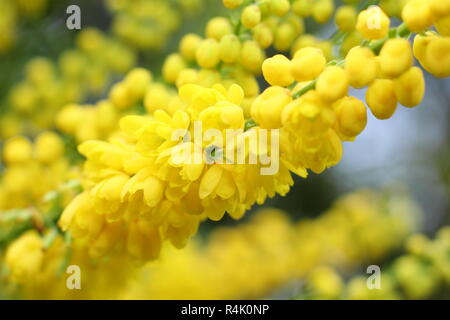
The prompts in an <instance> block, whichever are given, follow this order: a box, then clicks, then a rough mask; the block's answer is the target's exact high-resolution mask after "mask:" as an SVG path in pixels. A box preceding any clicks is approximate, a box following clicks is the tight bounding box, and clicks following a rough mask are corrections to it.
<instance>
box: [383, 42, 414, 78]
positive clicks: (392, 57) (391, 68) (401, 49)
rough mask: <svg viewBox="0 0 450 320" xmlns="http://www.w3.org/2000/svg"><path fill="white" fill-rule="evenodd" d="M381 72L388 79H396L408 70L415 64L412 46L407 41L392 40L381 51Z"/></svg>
mask: <svg viewBox="0 0 450 320" xmlns="http://www.w3.org/2000/svg"><path fill="white" fill-rule="evenodd" d="M379 57H380V60H379V62H380V71H381V73H382V74H383V75H384V76H386V77H391V78H395V77H398V76H399V75H401V74H402V73H403V72H405V71H406V70H408V69H409V68H410V67H411V66H412V63H413V54H412V50H411V45H410V43H409V41H408V40H406V39H400V38H398V39H390V40H388V41H387V42H386V43H385V44H384V46H383V48H381V51H380V56H379Z"/></svg>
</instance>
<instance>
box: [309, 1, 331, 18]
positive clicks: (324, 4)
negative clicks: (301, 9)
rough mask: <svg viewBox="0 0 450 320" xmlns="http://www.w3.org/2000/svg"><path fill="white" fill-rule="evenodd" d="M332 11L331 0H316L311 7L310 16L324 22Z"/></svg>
mask: <svg viewBox="0 0 450 320" xmlns="http://www.w3.org/2000/svg"><path fill="white" fill-rule="evenodd" d="M333 11H334V1H333V0H317V1H316V2H315V4H314V7H313V9H312V16H313V17H314V20H316V21H317V22H318V23H325V22H327V21H328V20H329V19H330V17H331V15H332V14H333Z"/></svg>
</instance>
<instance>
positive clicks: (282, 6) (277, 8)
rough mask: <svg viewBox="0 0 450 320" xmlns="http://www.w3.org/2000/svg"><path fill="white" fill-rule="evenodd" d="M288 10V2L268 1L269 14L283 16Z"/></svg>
mask: <svg viewBox="0 0 450 320" xmlns="http://www.w3.org/2000/svg"><path fill="white" fill-rule="evenodd" d="M290 8H291V4H290V3H289V0H270V12H271V13H273V14H274V15H276V16H278V17H283V16H285V15H286V14H287V13H288V12H289V9H290Z"/></svg>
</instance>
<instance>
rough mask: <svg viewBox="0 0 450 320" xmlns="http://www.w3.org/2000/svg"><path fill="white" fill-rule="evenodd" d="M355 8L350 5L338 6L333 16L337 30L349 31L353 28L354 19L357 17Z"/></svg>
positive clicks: (354, 24)
mask: <svg viewBox="0 0 450 320" xmlns="http://www.w3.org/2000/svg"><path fill="white" fill-rule="evenodd" d="M357 17H358V16H357V12H356V9H355V8H354V7H352V6H349V5H346V6H340V7H339V8H338V9H337V10H336V14H335V16H334V22H335V23H336V26H337V27H338V28H339V30H341V31H344V32H350V31H352V30H353V29H355V26H356V19H357Z"/></svg>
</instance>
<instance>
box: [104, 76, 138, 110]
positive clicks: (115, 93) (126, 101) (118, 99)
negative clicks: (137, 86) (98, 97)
mask: <svg viewBox="0 0 450 320" xmlns="http://www.w3.org/2000/svg"><path fill="white" fill-rule="evenodd" d="M109 99H110V100H111V103H112V104H113V105H114V106H115V107H116V108H118V109H122V110H123V109H128V108H130V107H131V106H132V105H133V104H134V103H135V100H134V99H133V97H132V96H131V94H130V92H129V90H128V87H127V86H126V85H125V83H124V82H119V83H116V84H115V85H114V86H113V87H112V88H111V91H110V92H109Z"/></svg>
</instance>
